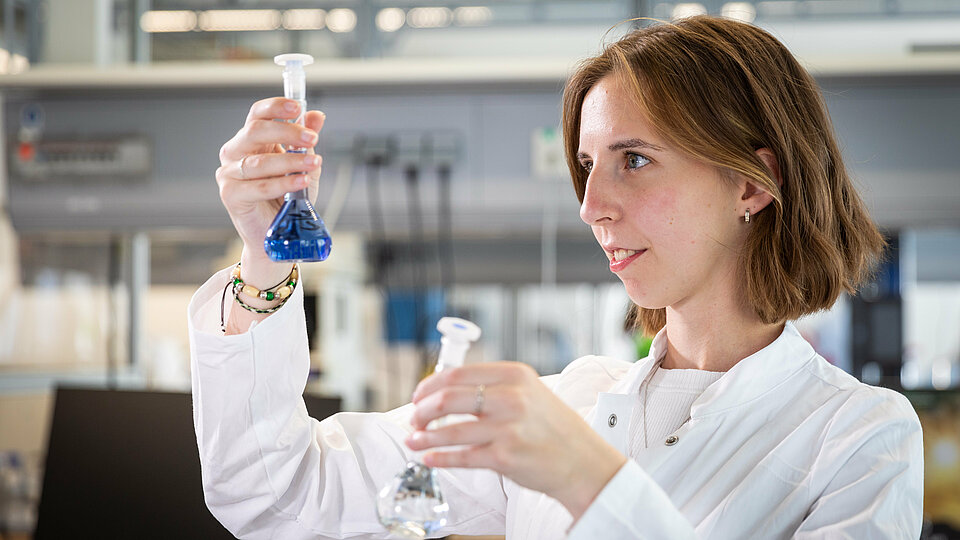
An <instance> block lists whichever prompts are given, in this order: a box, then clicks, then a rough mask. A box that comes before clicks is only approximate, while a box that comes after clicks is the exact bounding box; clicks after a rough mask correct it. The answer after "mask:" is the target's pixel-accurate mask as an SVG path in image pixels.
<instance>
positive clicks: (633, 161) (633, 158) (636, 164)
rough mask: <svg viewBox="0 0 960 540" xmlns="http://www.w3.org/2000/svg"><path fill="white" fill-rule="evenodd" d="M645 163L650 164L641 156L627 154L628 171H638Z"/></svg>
mask: <svg viewBox="0 0 960 540" xmlns="http://www.w3.org/2000/svg"><path fill="white" fill-rule="evenodd" d="M647 163H650V160H649V159H647V158H645V157H643V156H641V155H640V154H627V168H628V169H639V168H640V167H643V166H644V165H646V164H647Z"/></svg>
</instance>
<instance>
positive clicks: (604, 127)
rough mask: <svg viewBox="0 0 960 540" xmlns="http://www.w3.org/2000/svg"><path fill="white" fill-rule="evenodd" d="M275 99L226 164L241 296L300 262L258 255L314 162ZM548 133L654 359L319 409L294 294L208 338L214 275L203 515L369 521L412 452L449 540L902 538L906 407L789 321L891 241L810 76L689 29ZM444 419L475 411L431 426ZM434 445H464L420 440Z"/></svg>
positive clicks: (331, 532)
mask: <svg viewBox="0 0 960 540" xmlns="http://www.w3.org/2000/svg"><path fill="white" fill-rule="evenodd" d="M288 105H289V103H288V102H285V101H284V100H280V99H273V100H266V101H263V102H259V103H257V104H255V105H254V106H253V108H252V109H251V113H250V116H249V117H248V120H247V124H246V126H245V127H244V129H242V130H241V131H240V132H239V133H238V134H237V136H236V137H234V138H233V139H232V140H230V141H229V142H227V144H225V145H224V147H223V149H222V151H221V155H220V157H221V163H222V166H221V167H220V169H219V170H218V173H217V180H218V183H219V185H220V189H221V197H222V199H223V202H224V204H225V206H226V207H227V210H228V211H229V212H230V216H231V218H232V219H233V223H234V225H235V226H236V228H237V231H238V232H239V234H240V236H241V238H242V239H243V241H244V245H245V246H246V247H245V248H244V251H243V256H242V266H241V268H242V279H243V280H245V281H246V282H247V283H252V284H254V285H257V286H265V285H268V284H270V283H273V282H276V281H280V280H282V278H284V276H285V275H287V274H288V273H289V272H290V271H291V269H290V265H279V264H274V263H271V262H269V261H268V260H267V259H266V258H265V256H264V254H263V251H262V249H261V248H260V247H259V246H260V245H261V242H262V240H261V239H262V238H263V236H264V232H265V229H266V227H267V225H268V224H269V221H270V218H272V216H273V214H274V212H275V211H276V208H277V203H276V198H277V197H279V196H280V195H281V194H283V193H284V192H286V191H290V190H293V189H298V188H300V187H302V186H303V185H306V184H307V183H308V182H312V183H313V184H315V182H316V180H317V178H318V174H319V173H318V172H317V171H318V170H319V161H318V160H313V156H310V157H308V158H306V161H305V162H304V161H303V159H304V158H303V157H302V156H291V155H283V154H281V153H279V152H278V148H277V147H276V146H274V145H275V143H277V142H280V143H287V144H295V143H297V142H299V141H301V140H302V141H306V142H308V143H310V144H313V143H315V142H316V132H317V131H319V130H320V128H321V126H322V124H323V116H322V115H321V114H319V113H316V112H310V113H308V114H307V116H306V124H307V127H306V128H299V127H297V126H294V125H290V124H282V123H277V122H271V121H270V119H273V118H291V117H295V116H296V114H297V111H296V110H295V108H293V109H285V108H284V107H286V106H288ZM563 124H564V140H565V146H566V152H567V160H568V164H569V166H570V170H571V173H572V176H573V182H574V187H575V189H576V192H577V196H578V197H579V199H580V201H581V208H580V216H581V218H582V219H583V221H584V222H586V223H587V224H588V225H590V227H591V228H592V229H593V232H594V235H595V236H596V238H597V241H598V242H599V243H600V245H601V246H602V247H603V249H604V251H605V252H606V253H607V257H608V258H609V259H610V269H611V270H612V271H613V272H615V273H616V274H617V276H618V277H620V279H621V280H622V281H623V283H624V285H625V287H626V290H627V292H628V294H629V296H630V298H631V299H632V300H633V302H635V303H636V305H637V306H639V310H640V313H639V320H640V321H641V323H642V325H643V326H644V328H645V329H646V330H648V331H651V332H657V335H656V338H655V339H654V341H653V345H652V347H651V350H650V354H649V356H648V357H647V358H645V359H643V360H640V361H638V362H636V363H634V364H629V363H626V362H622V361H618V360H614V359H610V358H603V357H595V356H590V357H585V358H581V359H578V360H576V361H574V362H573V363H572V364H570V366H569V367H567V368H566V369H565V370H564V371H563V373H561V374H559V375H556V376H551V377H544V378H538V377H537V376H536V374H535V373H534V372H533V370H532V369H530V368H529V367H527V366H525V365H523V364H519V363H490V364H481V365H472V366H466V367H463V368H460V369H457V370H452V371H449V372H444V373H443V374H441V375H434V376H431V377H429V378H427V379H426V380H424V381H423V382H421V384H420V385H419V386H418V387H417V390H416V392H415V393H414V396H413V403H412V404H410V405H407V406H404V407H401V408H399V409H396V410H394V411H391V412H388V413H383V414H350V413H346V414H340V415H336V416H334V417H332V418H330V419H327V420H325V421H323V422H316V421H313V420H311V419H310V418H308V416H307V414H306V412H305V410H304V406H303V404H302V402H301V400H300V394H301V391H302V389H303V386H304V383H305V380H306V376H307V369H308V354H307V346H306V338H305V332H304V329H303V326H304V323H303V315H302V310H301V309H300V301H301V294H300V293H299V290H297V291H295V292H294V294H293V295H292V296H291V297H290V298H291V301H290V302H289V303H290V304H291V305H289V306H285V307H284V308H283V309H279V310H277V311H276V312H275V313H273V314H269V315H264V314H257V313H253V312H251V311H247V310H244V309H239V308H237V306H236V305H233V304H231V306H230V310H229V316H228V324H227V327H226V334H228V335H225V336H224V335H220V334H221V333H220V331H219V329H218V328H217V321H218V319H219V317H218V315H219V313H218V312H219V307H220V298H221V296H220V292H221V290H222V288H223V287H224V285H225V284H226V283H227V281H228V280H229V278H228V277H227V272H228V270H224V271H223V272H221V273H220V274H218V275H216V276H214V277H213V278H211V280H210V281H209V282H208V283H207V284H206V285H204V287H203V288H202V289H201V290H200V291H199V292H198V293H197V296H196V297H195V298H194V300H193V302H192V306H191V339H192V346H193V370H194V371H193V374H194V382H193V385H194V386H193V389H194V396H195V403H196V407H195V422H196V430H197V437H198V442H199V448H200V455H201V461H202V464H203V479H204V492H205V495H206V500H207V504H208V505H209V506H210V508H211V510H212V511H213V512H214V514H216V515H217V517H218V518H219V519H220V520H221V522H222V523H223V524H224V525H225V526H227V528H228V529H230V530H231V531H233V532H234V533H235V534H237V535H238V536H242V537H251V538H257V537H262V538H316V537H357V536H363V537H367V536H369V537H379V536H384V535H385V532H384V530H383V529H382V528H381V527H380V526H379V525H378V523H377V517H376V513H375V506H374V500H375V497H376V492H377V488H378V487H379V486H381V485H383V484H384V483H385V482H386V481H387V480H388V479H389V478H390V477H391V476H392V475H393V474H395V473H396V472H397V471H399V470H400V469H401V467H402V466H403V464H404V462H405V460H406V459H407V457H408V456H409V454H410V451H411V450H428V453H427V454H426V456H425V462H426V463H427V464H428V465H431V466H439V467H444V469H443V470H442V476H441V481H442V482H443V487H444V492H445V495H446V497H447V498H448V501H449V502H450V507H451V510H450V514H451V515H450V520H449V523H448V526H447V527H446V528H445V529H443V530H442V531H440V533H441V534H443V535H445V534H450V533H454V532H456V533H461V534H497V533H500V534H502V533H506V535H507V536H508V538H522V539H528V538H542V539H555V538H561V537H564V536H567V537H569V538H592V539H596V538H603V539H627V538H698V537H706V538H787V537H800V538H813V537H817V538H819V537H824V536H828V537H845V538H916V537H917V536H918V535H919V531H920V522H921V509H922V452H921V433H920V425H919V422H918V421H917V418H916V415H915V414H914V412H913V410H912V409H911V407H910V405H909V404H908V402H907V401H906V400H905V399H904V398H903V397H902V396H900V395H898V394H896V393H894V392H891V391H888V390H884V389H880V388H874V387H870V386H867V385H864V384H861V383H859V382H858V381H856V380H855V379H853V378H852V377H850V376H849V375H847V374H845V373H844V372H842V371H841V370H839V369H837V368H835V367H833V366H831V365H829V364H828V363H827V362H826V361H825V360H824V359H823V358H822V357H820V356H819V355H817V354H816V353H815V352H814V351H813V349H812V348H811V346H810V345H809V344H808V343H807V342H806V341H804V340H803V338H802V337H800V335H799V333H798V332H797V330H796V328H795V327H794V326H793V325H792V324H791V323H790V322H789V320H791V319H795V318H797V317H800V316H802V315H805V314H808V313H812V312H815V311H818V310H821V309H827V308H829V307H830V306H831V305H832V304H833V303H834V301H835V300H836V299H837V297H838V295H839V294H840V293H841V292H843V291H853V290H854V289H855V288H856V286H857V285H858V283H859V282H860V281H861V280H862V279H863V278H864V276H865V275H866V274H867V273H868V270H869V266H870V264H871V262H873V261H875V260H876V259H877V258H878V257H879V256H880V253H881V251H882V248H883V245H884V243H883V240H882V237H881V236H880V235H879V233H878V231H877V229H876V227H875V226H874V225H873V223H872V222H871V220H870V218H869V216H868V215H867V213H866V211H865V209H864V206H863V203H862V202H861V200H860V198H859V196H858V195H857V194H856V192H855V191H854V190H853V188H852V185H851V182H850V179H849V177H848V176H847V173H846V171H845V169H844V167H843V164H842V160H841V156H840V152H839V150H838V148H837V145H836V142H835V140H834V136H833V134H832V129H831V127H830V123H829V118H828V116H827V113H826V110H825V107H824V105H823V103H822V101H821V98H820V95H819V92H818V90H817V88H816V85H815V83H814V82H813V80H812V79H811V78H810V76H809V75H808V74H807V73H806V72H805V71H804V70H803V69H802V68H801V67H800V66H799V65H798V63H797V62H796V60H795V59H794V58H793V57H792V56H791V55H790V53H789V52H788V51H787V50H786V49H785V48H784V47H783V45H781V44H780V43H779V42H777V41H776V40H775V39H774V38H772V37H771V36H770V35H769V34H767V33H765V32H763V31H762V30H759V29H757V28H754V27H752V26H750V25H746V24H742V23H738V22H734V21H729V20H723V19H717V18H710V17H693V18H689V19H684V20H682V21H680V22H678V23H677V24H662V25H656V26H653V27H650V28H646V29H643V30H639V31H636V32H634V33H632V34H630V35H628V36H626V37H625V38H623V39H621V40H620V41H618V42H617V43H614V44H612V45H610V46H609V47H607V49H606V50H605V51H604V52H603V54H601V55H600V56H598V57H596V58H592V59H590V60H588V61H586V62H585V63H584V64H583V65H582V66H581V67H580V68H579V70H578V71H577V72H576V74H575V75H574V76H573V77H572V78H571V79H570V81H569V82H568V84H567V88H566V90H565V93H564V118H563ZM301 137H302V139H301ZM303 170H308V171H310V174H308V175H305V176H299V177H288V176H284V175H285V174H286V173H289V172H296V171H303ZM313 184H311V185H313ZM247 301H248V302H249V303H250V304H251V307H261V308H267V309H272V308H271V306H275V305H276V303H277V302H276V301H273V302H261V303H259V304H258V303H256V302H255V301H254V300H247ZM450 413H472V414H477V416H478V418H479V421H478V422H472V423H466V424H458V425H454V426H449V427H445V428H441V429H438V430H427V429H426V428H425V426H426V425H427V424H428V423H429V422H430V421H431V420H433V419H435V418H438V417H441V416H444V415H446V414H450ZM411 424H412V427H411ZM450 445H466V446H465V447H462V448H461V449H459V450H454V451H445V450H438V449H437V448H439V447H444V446H450Z"/></svg>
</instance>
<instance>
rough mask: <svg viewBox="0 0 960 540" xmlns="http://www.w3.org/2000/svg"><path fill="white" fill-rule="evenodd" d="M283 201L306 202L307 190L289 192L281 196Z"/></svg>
mask: <svg viewBox="0 0 960 540" xmlns="http://www.w3.org/2000/svg"><path fill="white" fill-rule="evenodd" d="M283 200H284V201H292V200H307V190H306V189H300V190H297V191H290V192H288V193H286V194H285V195H284V196H283Z"/></svg>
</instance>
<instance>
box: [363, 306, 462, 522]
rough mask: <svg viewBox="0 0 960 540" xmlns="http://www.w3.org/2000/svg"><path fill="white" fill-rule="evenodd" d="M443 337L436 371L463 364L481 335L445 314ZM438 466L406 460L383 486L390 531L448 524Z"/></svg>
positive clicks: (381, 506) (380, 506)
mask: <svg viewBox="0 0 960 540" xmlns="http://www.w3.org/2000/svg"><path fill="white" fill-rule="evenodd" d="M437 330H439V331H440V334H442V336H443V337H441V338H440V356H439V358H437V367H436V372H437V373H439V372H441V371H443V370H444V369H450V368H453V367H457V366H462V365H463V360H464V358H465V357H466V354H467V350H468V349H469V348H470V344H471V343H473V342H474V341H476V340H477V339H479V338H480V327H478V326H477V325H475V324H473V323H472V322H470V321H466V320H463V319H457V318H455V317H444V318H442V319H440V322H438V323H437ZM451 416H461V417H462V416H467V417H469V416H470V415H450V416H447V417H444V418H440V419H438V420H435V421H434V423H432V425H431V426H430V427H431V428H432V429H435V428H437V427H441V426H444V425H447V424H451V423H455V422H457V421H458V419H457V418H451ZM437 477H438V474H437V470H436V469H433V468H431V467H427V466H426V465H424V464H423V463H421V462H420V461H419V460H416V459H415V460H411V461H409V462H407V465H406V467H404V469H403V470H402V471H400V473H399V474H397V475H396V476H394V477H393V479H391V480H390V482H388V483H387V485H385V486H383V488H382V489H381V490H380V493H379V495H378V497H377V514H378V515H379V516H380V523H382V524H383V526H384V527H386V528H387V530H388V531H390V532H391V533H393V534H395V535H398V536H400V537H402V538H410V539H415V540H422V539H423V538H424V537H426V535H428V534H430V533H433V532H435V531H437V530H438V529H440V527H443V526H444V525H446V524H447V512H448V511H449V510H450V507H449V505H448V504H447V502H446V501H445V500H444V499H443V493H442V492H441V490H440V483H439V482H438V478H437Z"/></svg>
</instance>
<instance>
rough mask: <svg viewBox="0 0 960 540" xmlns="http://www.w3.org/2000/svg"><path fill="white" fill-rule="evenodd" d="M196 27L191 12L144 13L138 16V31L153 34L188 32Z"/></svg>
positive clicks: (195, 17)
mask: <svg viewBox="0 0 960 540" xmlns="http://www.w3.org/2000/svg"><path fill="white" fill-rule="evenodd" d="M196 27H197V14H196V13H194V12H193V11H145V12H144V13H143V15H141V16H140V29H141V30H143V31H144V32H147V33H154V32H190V31H191V30H193V29H194V28H196Z"/></svg>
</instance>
